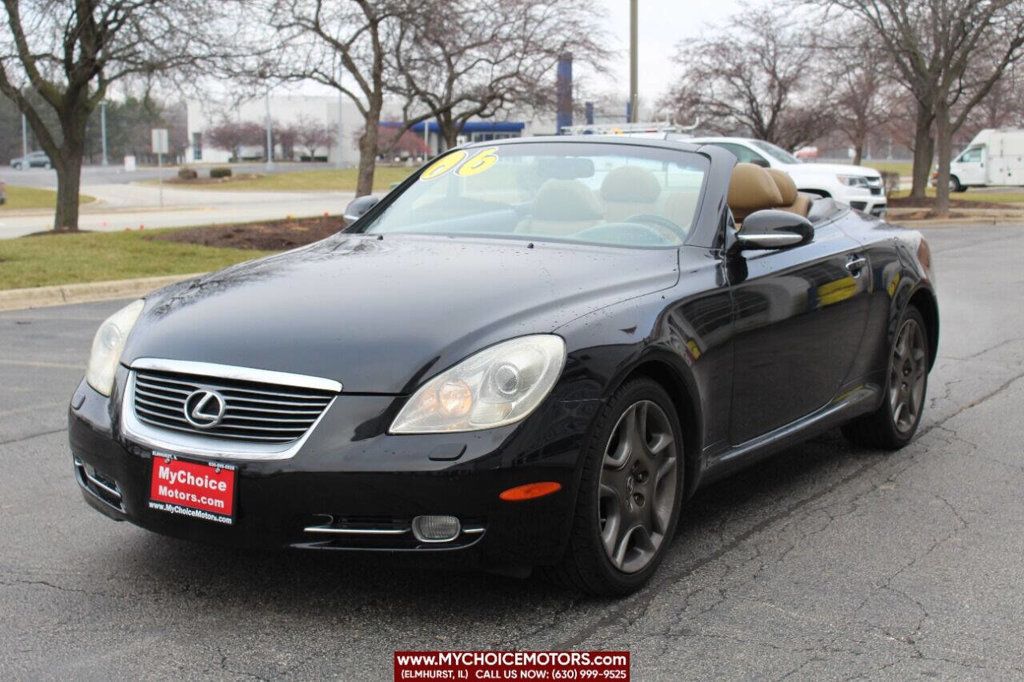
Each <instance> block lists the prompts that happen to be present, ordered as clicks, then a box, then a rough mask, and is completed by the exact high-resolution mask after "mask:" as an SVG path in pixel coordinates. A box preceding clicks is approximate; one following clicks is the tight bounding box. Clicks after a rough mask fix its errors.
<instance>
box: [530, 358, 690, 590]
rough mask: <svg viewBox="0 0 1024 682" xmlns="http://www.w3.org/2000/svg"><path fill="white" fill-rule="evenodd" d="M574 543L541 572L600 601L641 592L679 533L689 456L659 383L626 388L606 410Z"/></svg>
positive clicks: (587, 469) (593, 444) (596, 430)
mask: <svg viewBox="0 0 1024 682" xmlns="http://www.w3.org/2000/svg"><path fill="white" fill-rule="evenodd" d="M582 456H583V457H584V463H583V474H582V477H581V480H580V488H579V492H578V494H577V499H576V510H575V514H574V517H573V521H572V528H571V530H570V536H569V543H568V546H567V548H566V552H565V555H564V557H563V558H562V560H561V562H560V563H559V564H557V565H555V566H549V567H544V568H542V569H541V572H542V573H543V575H544V576H545V577H547V578H548V579H549V580H551V581H552V582H555V583H557V584H560V585H563V586H566V587H569V588H572V589H576V590H579V591H581V592H585V593H588V594H592V595H599V596H621V595H626V594H630V593H632V592H635V591H636V590H638V589H640V588H641V587H643V586H644V584H646V583H647V581H648V580H650V578H651V576H652V575H654V573H655V571H656V570H657V568H658V565H659V564H660V563H661V561H662V559H663V558H664V556H665V553H666V550H667V548H668V546H669V545H670V544H671V541H672V538H673V536H674V535H675V532H676V526H677V524H678V522H679V513H680V508H681V507H682V500H683V480H684V479H683V472H684V469H685V458H684V448H683V434H682V428H681V426H680V424H679V416H678V414H677V411H676V408H675V405H674V404H673V403H672V399H671V398H670V397H669V395H668V393H666V392H665V389H663V388H662V387H661V386H660V385H659V384H658V383H657V382H655V381H652V380H650V379H647V378H642V379H636V380H633V381H629V382H628V383H626V384H623V385H622V386H621V387H620V388H619V389H618V390H616V391H615V393H614V394H613V395H612V397H611V398H610V399H609V400H608V402H607V403H606V404H605V406H604V407H603V408H602V409H601V411H600V413H599V414H598V416H597V418H596V419H595V422H594V425H593V427H592V429H591V433H590V436H589V437H588V439H587V445H586V447H585V448H584V451H583V453H582Z"/></svg>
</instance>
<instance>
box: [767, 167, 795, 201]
mask: <svg viewBox="0 0 1024 682" xmlns="http://www.w3.org/2000/svg"><path fill="white" fill-rule="evenodd" d="M765 170H766V171H768V175H770V176H772V180H774V181H775V186H776V187H778V188H779V194H781V195H782V204H783V205H784V206H789V205H790V204H793V203H795V202H796V197H797V190H796V183H795V182H793V178H792V177H790V175H789V173H787V172H786V171H784V170H779V169H778V168H765Z"/></svg>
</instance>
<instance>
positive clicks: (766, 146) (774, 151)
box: [751, 140, 803, 163]
mask: <svg viewBox="0 0 1024 682" xmlns="http://www.w3.org/2000/svg"><path fill="white" fill-rule="evenodd" d="M751 142H753V143H754V146H755V147H757V148H758V149H760V150H761V151H763V152H764V153H765V154H767V155H768V156H770V157H772V158H773V159H775V160H776V161H780V162H782V163H803V161H801V160H800V159H798V158H796V157H795V156H793V155H792V154H790V153H789V152H787V151H786V150H785V149H783V148H782V147H776V146H775V145H773V144H772V143H771V142H765V141H764V140H751Z"/></svg>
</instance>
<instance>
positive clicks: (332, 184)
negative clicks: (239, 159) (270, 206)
mask: <svg viewBox="0 0 1024 682" xmlns="http://www.w3.org/2000/svg"><path fill="white" fill-rule="evenodd" d="M414 170H416V166H378V167H377V171H376V172H375V173H374V176H373V189H374V191H377V192H382V191H387V190H388V189H390V187H391V185H392V184H394V183H396V182H401V181H402V180H405V178H406V177H408V175H409V174H410V173H412V172H413V171H414ZM208 173H209V171H208V170H206V169H200V170H199V174H200V176H206V175H207V174H208ZM200 180H201V181H200V182H194V183H193V182H187V181H185V182H179V181H173V182H169V183H167V184H168V185H169V186H173V187H188V188H189V189H192V188H196V189H213V190H224V191H235V190H243V191H262V192H301V191H318V192H324V191H328V192H329V191H337V192H354V191H355V189H356V169H355V168H319V169H317V170H308V171H293V172H285V173H271V174H270V175H257V176H255V177H252V176H246V177H240V178H228V179H225V180H224V181H222V182H210V181H209V180H208V179H207V178H205V177H201V178H200ZM149 184H152V183H149Z"/></svg>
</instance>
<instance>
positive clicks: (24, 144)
mask: <svg viewBox="0 0 1024 682" xmlns="http://www.w3.org/2000/svg"><path fill="white" fill-rule="evenodd" d="M21 155H22V156H28V120H27V119H26V118H25V114H22V115H21Z"/></svg>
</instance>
